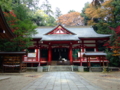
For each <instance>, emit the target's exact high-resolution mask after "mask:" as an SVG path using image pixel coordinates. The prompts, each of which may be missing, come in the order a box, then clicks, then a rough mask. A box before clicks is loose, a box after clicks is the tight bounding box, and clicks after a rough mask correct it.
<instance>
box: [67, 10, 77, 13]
mask: <svg viewBox="0 0 120 90" xmlns="http://www.w3.org/2000/svg"><path fill="white" fill-rule="evenodd" d="M71 12H76V11H75V10H70V11H68V13H71Z"/></svg>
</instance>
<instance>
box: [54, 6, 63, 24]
mask: <svg viewBox="0 0 120 90" xmlns="http://www.w3.org/2000/svg"><path fill="white" fill-rule="evenodd" d="M61 15H62V14H61V10H60V8H58V7H56V11H55V17H56V19H57V21H58V23H59V17H60V16H61Z"/></svg>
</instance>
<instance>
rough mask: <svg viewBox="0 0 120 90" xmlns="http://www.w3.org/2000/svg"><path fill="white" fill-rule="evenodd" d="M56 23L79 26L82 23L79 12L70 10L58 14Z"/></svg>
mask: <svg viewBox="0 0 120 90" xmlns="http://www.w3.org/2000/svg"><path fill="white" fill-rule="evenodd" d="M57 23H61V24H63V25H66V26H79V25H83V17H81V15H80V13H79V12H70V13H68V14H64V15H62V16H60V17H59V18H58V20H57Z"/></svg>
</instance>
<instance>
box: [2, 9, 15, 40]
mask: <svg viewBox="0 0 120 90" xmlns="http://www.w3.org/2000/svg"><path fill="white" fill-rule="evenodd" d="M3 38H7V39H9V38H14V35H13V32H12V31H11V29H10V27H9V26H8V24H7V22H6V20H5V17H4V14H3V12H2V10H1V8H0V39H3Z"/></svg>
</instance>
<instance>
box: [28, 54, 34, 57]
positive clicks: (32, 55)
mask: <svg viewBox="0 0 120 90" xmlns="http://www.w3.org/2000/svg"><path fill="white" fill-rule="evenodd" d="M28 57H36V53H28Z"/></svg>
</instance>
